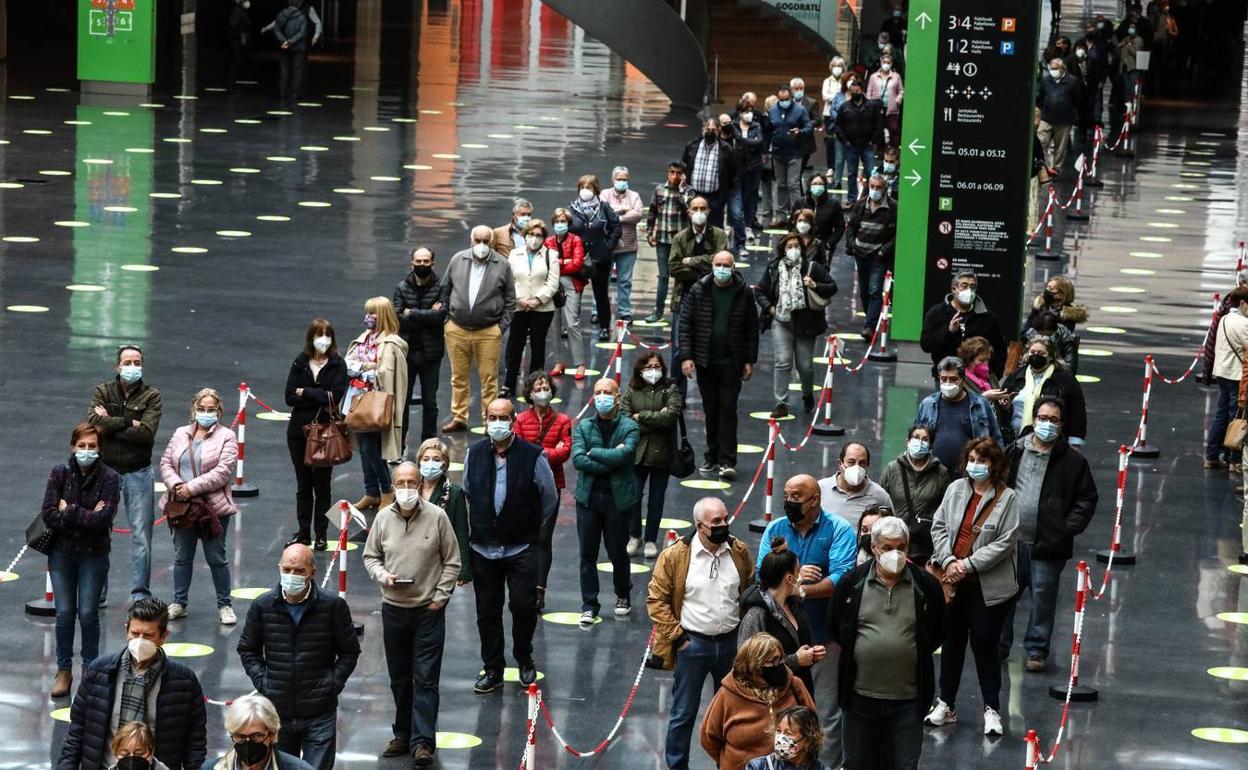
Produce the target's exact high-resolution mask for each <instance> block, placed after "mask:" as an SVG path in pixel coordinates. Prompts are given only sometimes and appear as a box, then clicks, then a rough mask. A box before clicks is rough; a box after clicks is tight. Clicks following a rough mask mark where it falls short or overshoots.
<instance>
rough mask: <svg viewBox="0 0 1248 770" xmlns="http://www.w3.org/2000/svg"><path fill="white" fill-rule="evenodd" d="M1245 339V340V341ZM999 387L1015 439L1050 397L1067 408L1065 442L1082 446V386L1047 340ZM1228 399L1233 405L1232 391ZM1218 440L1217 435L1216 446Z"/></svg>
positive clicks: (1035, 343) (1036, 342)
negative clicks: (1010, 411) (1006, 395)
mask: <svg viewBox="0 0 1248 770" xmlns="http://www.w3.org/2000/svg"><path fill="white" fill-rule="evenodd" d="M1245 294H1248V292H1245ZM1245 339H1246V340H1248V337H1246V338H1245ZM1236 364H1237V365H1238V362H1236ZM1238 373H1239V372H1238V370H1236V374H1238ZM1001 387H1002V388H1003V389H1005V390H1007V391H1009V392H1010V393H1013V394H1016V395H1015V396H1014V399H1013V408H1014V419H1013V427H1014V435H1016V436H1019V435H1022V432H1023V429H1024V428H1026V427H1027V426H1029V425H1031V424H1032V415H1033V414H1034V413H1035V408H1036V402H1037V401H1038V400H1039V399H1040V397H1041V396H1053V397H1055V398H1060V399H1061V400H1062V403H1064V404H1065V405H1066V409H1065V419H1064V421H1063V424H1062V433H1063V434H1064V435H1065V436H1066V440H1067V441H1069V442H1070V445H1071V446H1074V447H1081V446H1083V442H1084V439H1085V438H1086V437H1087V432H1088V407H1087V402H1086V400H1085V399H1084V397H1083V386H1082V385H1080V384H1079V380H1077V379H1076V378H1075V375H1074V373H1073V372H1071V371H1070V367H1068V366H1066V364H1065V363H1064V362H1063V361H1062V360H1061V358H1060V357H1058V355H1057V347H1056V346H1055V345H1054V344H1053V343H1052V341H1051V340H1050V339H1046V338H1044V337H1035V338H1033V339H1032V340H1031V342H1028V343H1027V352H1026V357H1025V358H1024V359H1023V361H1020V362H1019V367H1018V369H1017V370H1015V372H1014V373H1013V374H1012V375H1010V376H1009V377H1007V378H1006V379H1005V382H1003V383H1001ZM1229 398H1230V402H1231V404H1232V405H1233V404H1234V401H1235V391H1234V389H1233V388H1232V390H1231V394H1230V396H1229ZM1215 419H1216V415H1215ZM1223 430H1225V429H1223ZM1221 436H1222V434H1221V433H1219V434H1218V442H1219V444H1220V443H1221V440H1222V439H1221Z"/></svg>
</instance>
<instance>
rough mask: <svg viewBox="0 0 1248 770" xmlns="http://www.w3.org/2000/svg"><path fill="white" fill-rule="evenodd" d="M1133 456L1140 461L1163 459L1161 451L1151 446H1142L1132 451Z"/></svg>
mask: <svg viewBox="0 0 1248 770" xmlns="http://www.w3.org/2000/svg"><path fill="white" fill-rule="evenodd" d="M1131 456H1132V457H1133V458H1136V459H1139V460H1153V459H1155V458H1158V457H1161V450H1160V449H1158V448H1157V447H1155V446H1153V445H1151V444H1141V445H1140V446H1137V447H1136V448H1135V449H1132V450H1131Z"/></svg>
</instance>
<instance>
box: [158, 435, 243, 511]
mask: <svg viewBox="0 0 1248 770" xmlns="http://www.w3.org/2000/svg"><path fill="white" fill-rule="evenodd" d="M195 427H196V426H194V425H183V426H182V427H181V428H178V429H177V430H175V431H174V432H173V436H172V437H171V438H170V439H169V446H167V447H165V453H164V454H163V455H161V458H160V480H161V481H163V482H165V487H167V488H168V489H169V490H172V489H173V487H174V486H175V485H176V484H179V483H182V482H185V483H186V488H187V491H188V492H190V493H191V494H192V495H201V496H202V498H201V499H202V500H203V502H204V504H205V505H207V506H208V510H209V511H211V512H212V513H213V514H214V515H216V516H218V517H220V516H232V515H234V514H236V513H238V506H236V505H234V496H233V495H232V494H231V493H230V484H232V483H233V482H234V466H235V464H236V463H237V462H238V439H237V438H236V437H235V436H234V431H232V430H230V429H229V428H226V427H224V426H222V425H219V424H218V425H214V426H213V427H212V428H211V429H210V430H209V431H208V435H206V436H205V437H204V443H203V445H202V446H201V447H200V450H199V475H198V476H196V477H195V478H193V479H184V478H182V476H181V473H180V468H181V466H182V456H183V455H185V454H186V453H187V452H189V451H191V437H192V436H193V435H195ZM168 500H169V493H168V492H166V493H165V494H163V495H161V496H160V502H159V503H158V506H159V507H160V508H161V509H162V510H163V509H164V507H165V503H166V502H167V501H168Z"/></svg>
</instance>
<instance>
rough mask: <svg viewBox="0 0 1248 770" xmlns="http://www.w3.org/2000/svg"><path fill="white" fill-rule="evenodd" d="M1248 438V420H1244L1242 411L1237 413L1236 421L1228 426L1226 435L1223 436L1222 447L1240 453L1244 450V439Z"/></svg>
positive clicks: (1233, 420)
mask: <svg viewBox="0 0 1248 770" xmlns="http://www.w3.org/2000/svg"><path fill="white" fill-rule="evenodd" d="M1245 438H1248V419H1244V410H1243V409H1240V410H1239V411H1238V412H1236V413H1235V417H1234V419H1232V420H1231V423H1230V424H1229V425H1227V426H1226V433H1225V434H1223V436H1222V446H1224V447H1226V448H1227V449H1229V450H1231V451H1232V452H1238V451H1239V450H1240V449H1243V448H1244V439H1245Z"/></svg>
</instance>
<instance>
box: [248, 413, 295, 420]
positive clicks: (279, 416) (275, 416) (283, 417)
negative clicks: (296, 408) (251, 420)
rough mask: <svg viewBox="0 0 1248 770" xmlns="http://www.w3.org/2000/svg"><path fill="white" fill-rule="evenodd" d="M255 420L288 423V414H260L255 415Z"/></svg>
mask: <svg viewBox="0 0 1248 770" xmlns="http://www.w3.org/2000/svg"><path fill="white" fill-rule="evenodd" d="M256 419H257V420H267V421H268V422H290V412H260V413H259V414H257V415H256Z"/></svg>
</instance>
